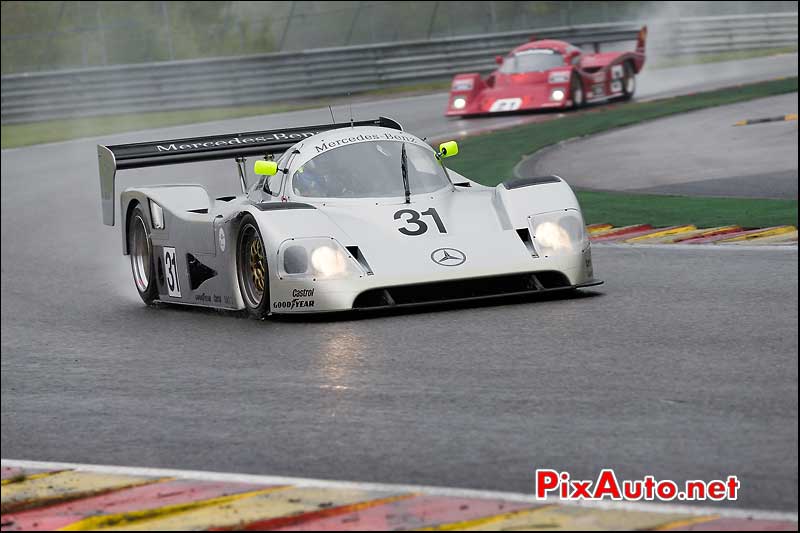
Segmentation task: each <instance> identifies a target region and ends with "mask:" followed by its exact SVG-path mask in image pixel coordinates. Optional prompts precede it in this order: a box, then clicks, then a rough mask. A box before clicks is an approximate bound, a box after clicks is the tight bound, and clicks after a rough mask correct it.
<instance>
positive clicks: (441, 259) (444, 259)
mask: <svg viewBox="0 0 800 533" xmlns="http://www.w3.org/2000/svg"><path fill="white" fill-rule="evenodd" d="M431 259H432V260H433V262H434V263H436V264H437V265H442V266H446V267H454V266H458V265H463V264H464V261H466V260H467V255H466V254H465V253H464V252H462V251H461V250H456V249H455V248H439V249H437V250H434V251H433V253H431Z"/></svg>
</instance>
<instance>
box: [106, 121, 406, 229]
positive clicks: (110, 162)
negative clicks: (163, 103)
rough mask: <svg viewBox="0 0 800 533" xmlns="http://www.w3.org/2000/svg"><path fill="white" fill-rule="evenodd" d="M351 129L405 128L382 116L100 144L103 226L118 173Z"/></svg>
mask: <svg viewBox="0 0 800 533" xmlns="http://www.w3.org/2000/svg"><path fill="white" fill-rule="evenodd" d="M350 126H380V127H384V128H392V129H397V130H402V129H403V128H402V126H400V124H399V123H398V122H396V121H394V120H392V119H390V118H386V117H380V118H378V119H376V120H365V121H360V122H352V123H350V122H346V123H338V124H324V125H321V126H304V127H300V128H285V129H280V130H266V131H251V132H245V133H229V134H225V135H210V136H207V137H194V138H188V139H171V140H166V141H151V142H143V143H134V144H117V145H114V146H103V145H97V158H98V162H99V163H98V164H99V170H100V201H101V204H102V208H103V223H104V224H106V225H108V226H113V225H114V202H115V190H114V189H115V187H114V181H115V178H116V174H117V170H126V169H129V168H142V167H154V166H161V165H174V164H179V163H193V162H197V161H211V160H215V159H231V158H236V157H244V156H248V155H257V156H265V155H267V154H277V153H281V152H284V151H286V150H288V149H289V148H291V147H292V146H293V145H294V144H295V143H297V142H298V141H301V140H302V139H305V138H306V137H311V136H312V135H315V134H317V133H320V132H323V131H328V130H333V129H338V128H347V127H350Z"/></svg>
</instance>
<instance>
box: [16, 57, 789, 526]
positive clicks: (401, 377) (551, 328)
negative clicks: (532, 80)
mask: <svg viewBox="0 0 800 533" xmlns="http://www.w3.org/2000/svg"><path fill="white" fill-rule="evenodd" d="M796 57H797V56H794V60H793V61H794V69H795V72H796V65H797V62H796V61H797V60H796ZM437 98H440V96H439V95H433V96H429V97H419V98H416V99H414V98H410V99H402V100H398V101H394V102H392V103H391V104H384V105H382V106H380V107H383V108H392V107H394V109H388V110H387V111H386V112H385V114H388V115H392V114H394V115H395V116H397V118H399V119H400V120H401V121H403V122H405V123H406V124H407V126H409V129H412V130H414V131H420V130H422V133H423V134H428V135H435V134H436V133H437V128H441V127H442V122H441V121H442V120H443V119H440V118H438V114H436V115H434V114H433V113H432V109H433V108H432V107H430V106H429V107H428V108H427V112H426V111H425V107H424V106H426V105H428V104H426V102H429V101H436V99H437ZM362 105H363V106H364V107H363V109H362V108H361V106H362ZM370 106H372V107H370ZM375 107H376V105H375V104H359V105H358V106H354V110H356V111H357V113H361V112H363V113H364V114H365V115H372V114H376V113H374V111H375ZM393 111H394V112H393ZM406 111H408V113H407V114H405V112H406ZM310 113H320V112H319V111H317V112H299V113H296V114H292V115H290V116H288V117H287V116H286V115H284V116H282V117H281V116H272V117H268V118H267V119H265V120H262V121H260V123H259V124H258V126H260V127H270V126H272V125H274V124H275V123H276V121H278V120H282V121H283V122H285V123H294V124H297V123H302V122H307V121H309V117H311V116H312V115H311V114H310ZM314 116H316V115H314ZM357 118H362V117H360V116H359V117H357ZM502 120H508V119H506V118H502V117H496V118H492V119H488V120H486V121H476V122H475V123H476V124H479V126H480V127H483V126H485V125H486V124H487V123H490V122H493V121H494V122H498V121H502ZM511 120H517V118H512V119H511ZM256 122H257V121H255V120H252V119H249V120H241V121H230V122H228V123H226V124H223V123H218V124H215V125H207V126H203V127H200V128H187V127H183V128H172V129H169V130H161V131H159V132H155V133H149V134H126V135H121V136H114V137H113V142H127V141H133V140H141V139H145V138H150V137H161V136H177V135H183V134H188V133H189V132H191V131H194V132H195V133H198V134H199V133H211V132H219V131H223V130H227V129H242V130H244V129H248V128H255V127H258V126H257V125H256ZM312 122H314V121H313V120H312ZM472 122H473V121H470V122H469V123H472ZM234 124H235V126H231V125H234ZM448 124H449V125H450V126H453V125H454V124H459V123H447V122H444V126H445V127H447V126H448ZM439 131H440V132H441V130H439ZM94 144H95V141H94V140H84V141H75V142H70V143H59V144H55V145H50V146H48V147H46V148H29V149H23V150H8V151H3V153H2V213H1V216H2V303H1V305H0V311H1V315H2V334H1V341H0V342H1V343H2V373H1V375H2V456H3V457H4V458H25V459H37V460H53V461H73V462H88V463H105V464H114V463H116V464H126V465H141V466H160V467H179V468H196V469H204V470H226V471H237V472H250V473H265V474H283V475H293V476H311V477H321V478H335V479H354V480H365V481H381V482H403V483H422V484H433V485H452V486H460V487H474V488H489V489H499V490H514V491H522V492H528V491H530V490H531V479H532V472H533V470H534V469H535V468H536V467H549V468H557V469H567V470H569V471H570V472H571V473H572V475H573V477H587V478H588V477H593V476H595V475H596V474H597V472H598V470H599V469H600V468H602V467H608V466H610V467H617V468H618V474H619V475H620V476H622V477H637V476H643V475H645V474H648V473H649V474H653V475H655V476H657V477H660V478H673V479H676V480H683V479H685V478H699V479H711V478H717V477H720V476H724V475H727V474H738V475H740V476H741V479H742V498H741V500H740V501H739V502H737V503H736V505H739V506H743V507H758V508H764V509H780V510H795V511H796V509H797V449H798V443H797V398H798V391H797V250H796V249H782V250H774V249H762V250H748V249H740V248H725V249H721V248H719V247H717V248H694V247H693V248H691V249H686V248H679V247H671V248H650V247H637V248H628V247H613V246H607V247H596V248H595V263H596V269H597V272H598V274H599V275H600V276H601V277H603V278H605V279H606V280H607V282H608V283H607V284H606V285H604V286H602V287H600V288H599V290H597V291H596V292H595V293H589V294H588V295H587V296H586V297H582V298H570V299H546V300H543V301H524V302H513V303H507V304H505V305H489V306H478V307H474V306H473V307H466V308H456V309H445V310H437V311H425V312H419V313H413V314H400V315H396V316H379V317H367V318H362V319H358V320H349V319H345V320H337V321H313V322H295V321H268V322H264V323H259V322H255V321H252V320H248V319H242V318H238V317H236V316H231V315H223V314H218V313H215V312H206V311H198V310H191V309H182V308H174V307H162V308H158V309H148V308H145V307H143V306H142V304H141V303H140V301H139V300H138V297H137V296H136V293H135V290H134V288H133V284H132V282H131V279H130V273H129V267H128V264H127V258H124V257H122V256H121V255H120V242H119V240H120V238H119V233H118V229H116V228H115V229H111V228H107V227H104V226H102V225H101V224H100V213H99V202H98V191H97V175H96V163H95V159H94ZM174 168H175V170H176V171H178V168H179V167H174ZM216 169H220V170H221V171H222V172H224V176H223V177H222V178H219V179H217V180H213V177H214V176H213V174H212V173H213V171H214V170H216ZM129 174H130V176H129V177H127V178H124V179H123V180H121V184H120V185H121V187H124V186H126V185H129V184H131V183H133V182H134V181H136V180H141V181H138V182H139V183H144V182H149V181H156V180H159V178H158V174H157V173H156V174H153V173H148V172H143V173H141V174H133V173H129ZM123 176H124V174H123ZM178 176H179V177H181V178H185V179H193V180H196V181H201V182H206V183H209V184H211V183H213V186H212V192H217V191H221V192H225V191H230V190H231V187H234V186H235V180H234V178H233V173H232V169H231V168H229V166H225V165H221V166H215V165H213V166H212V165H209V166H207V167H199V168H198V167H196V166H193V165H187V166H185V167H184V168H183V169H181V170H180V171H179V172H178Z"/></svg>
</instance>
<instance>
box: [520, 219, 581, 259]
mask: <svg viewBox="0 0 800 533" xmlns="http://www.w3.org/2000/svg"><path fill="white" fill-rule="evenodd" d="M531 235H532V236H533V243H534V246H535V247H536V251H537V252H538V254H539V257H548V256H555V255H564V254H570V253H580V252H582V251H583V250H585V249H586V248H587V247H588V246H589V237H588V236H587V235H586V227H585V225H584V223H583V217H582V216H581V214H580V212H579V211H577V210H575V209H566V210H563V211H554V212H552V213H544V214H541V215H536V216H534V217H532V218H531Z"/></svg>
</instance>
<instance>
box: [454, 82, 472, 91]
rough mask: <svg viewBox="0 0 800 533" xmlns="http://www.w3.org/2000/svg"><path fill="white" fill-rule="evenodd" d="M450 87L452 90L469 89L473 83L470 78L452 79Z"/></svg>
mask: <svg viewBox="0 0 800 533" xmlns="http://www.w3.org/2000/svg"><path fill="white" fill-rule="evenodd" d="M451 87H452V89H453V90H454V91H471V90H472V87H473V83H472V80H471V79H465V80H453V85H452V86H451Z"/></svg>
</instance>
